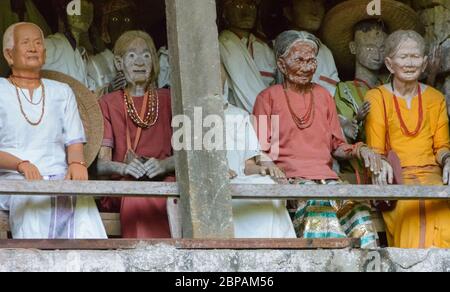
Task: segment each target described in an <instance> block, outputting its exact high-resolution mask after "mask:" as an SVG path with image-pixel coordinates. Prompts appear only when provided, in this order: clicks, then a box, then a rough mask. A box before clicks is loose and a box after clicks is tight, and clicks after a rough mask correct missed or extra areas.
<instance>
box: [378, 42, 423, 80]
mask: <svg viewBox="0 0 450 292" xmlns="http://www.w3.org/2000/svg"><path fill="white" fill-rule="evenodd" d="M386 66H387V68H388V69H389V71H390V72H391V73H392V74H393V75H394V76H395V78H396V79H398V80H401V81H403V82H411V81H417V80H419V78H420V75H421V74H422V73H423V72H424V70H425V68H426V66H427V57H426V56H425V55H424V52H423V51H422V50H421V48H420V45H419V44H418V43H417V42H415V41H414V40H412V39H408V40H406V41H405V42H403V43H402V44H400V46H399V48H398V49H397V52H396V53H395V55H393V56H390V57H386Z"/></svg>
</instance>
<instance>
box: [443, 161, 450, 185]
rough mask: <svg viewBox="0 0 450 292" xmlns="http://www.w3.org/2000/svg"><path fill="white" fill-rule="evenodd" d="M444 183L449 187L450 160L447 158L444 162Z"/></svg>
mask: <svg viewBox="0 0 450 292" xmlns="http://www.w3.org/2000/svg"><path fill="white" fill-rule="evenodd" d="M442 182H443V183H444V185H448V184H449V183H450V159H449V158H447V159H446V160H445V162H444V168H443V172H442Z"/></svg>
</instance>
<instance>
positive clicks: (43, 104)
mask: <svg viewBox="0 0 450 292" xmlns="http://www.w3.org/2000/svg"><path fill="white" fill-rule="evenodd" d="M9 81H10V82H11V84H12V85H14V87H15V89H16V96H17V100H18V102H19V107H20V112H21V113H22V116H23V117H24V118H25V120H26V121H27V122H28V124H30V125H32V126H38V125H39V124H40V123H41V122H42V119H43V118H44V114H45V87H44V83H43V82H42V81H41V80H39V84H40V86H41V87H42V97H41V100H40V101H39V102H38V103H33V102H32V101H31V102H30V101H29V100H28V98H26V96H25V99H26V100H27V101H28V102H29V103H30V104H31V105H39V103H41V102H42V109H41V116H40V117H39V119H38V120H37V121H36V122H33V121H31V120H30V118H28V116H27V114H26V113H25V110H24V108H23V105H22V100H21V99H20V93H19V87H18V86H17V84H16V83H15V82H14V81H13V80H12V78H9ZM21 90H22V89H21Z"/></svg>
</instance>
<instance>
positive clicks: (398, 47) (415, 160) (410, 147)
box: [366, 30, 450, 248]
mask: <svg viewBox="0 0 450 292" xmlns="http://www.w3.org/2000/svg"><path fill="white" fill-rule="evenodd" d="M426 63H427V56H426V44H425V40H424V39H423V37H422V36H420V35H419V34H418V33H417V32H415V31H402V30H400V31H396V32H394V33H393V34H391V35H390V36H389V37H388V39H387V40H386V66H387V68H388V69H389V72H390V73H392V75H393V80H392V82H391V83H389V84H385V85H383V86H380V87H378V88H377V89H374V90H371V91H369V92H368V93H367V96H366V98H367V100H368V101H370V103H371V111H370V113H369V115H368V117H367V122H366V134H367V143H368V144H369V146H371V147H372V148H373V149H374V150H375V151H376V152H377V153H380V154H382V155H387V154H388V152H389V150H391V149H392V150H393V151H395V153H396V154H397V155H398V157H399V160H400V165H399V166H397V167H396V166H395V165H392V166H394V169H396V173H393V171H392V169H389V168H385V170H386V171H388V172H386V171H383V172H381V173H380V174H378V175H375V176H374V181H375V182H376V183H378V184H387V183H392V182H393V174H395V175H396V177H400V180H403V183H404V184H407V185H442V184H446V185H447V184H448V183H449V176H450V159H449V158H450V140H449V125H448V115H447V107H446V103H445V97H444V96H443V95H442V93H440V92H439V91H437V90H436V89H434V88H432V87H430V86H427V85H425V84H423V83H420V82H419V78H420V76H421V74H422V73H423V72H424V71H425V68H426V65H427V64H426ZM383 163H384V164H387V163H386V162H383ZM397 182H398V179H397ZM383 217H384V220H385V222H386V227H387V235H388V241H389V245H390V246H392V247H398V248H431V247H440V248H449V247H450V230H449V229H448V226H449V224H450V205H449V203H448V201H438V200H429V201H398V202H397V205H396V206H394V208H393V210H390V211H386V212H384V213H383Z"/></svg>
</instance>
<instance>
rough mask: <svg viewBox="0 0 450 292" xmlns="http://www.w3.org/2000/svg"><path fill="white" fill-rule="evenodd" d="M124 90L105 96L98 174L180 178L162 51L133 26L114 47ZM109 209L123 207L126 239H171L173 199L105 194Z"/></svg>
mask: <svg viewBox="0 0 450 292" xmlns="http://www.w3.org/2000/svg"><path fill="white" fill-rule="evenodd" d="M114 54H115V58H116V66H117V69H118V70H120V71H123V73H124V75H125V78H126V80H127V82H128V83H127V87H126V88H125V89H124V90H120V91H116V92H113V93H111V94H108V95H105V96H103V97H102V99H101V101H100V106H101V108H102V112H103V116H104V124H105V134H104V139H103V144H102V148H101V150H100V154H99V158H98V164H97V168H98V174H99V175H102V176H108V177H109V178H113V179H122V180H156V181H174V179H175V177H174V171H175V165H174V160H173V157H172V146H171V138H172V128H171V121H172V109H171V102H170V92H169V90H167V89H156V80H157V76H158V72H159V64H158V56H157V52H156V49H155V45H154V43H153V40H152V38H151V37H150V36H149V35H148V34H147V33H145V32H141V31H129V32H126V33H125V34H123V35H122V36H121V37H120V38H119V39H118V40H117V42H116V45H115V47H114ZM102 207H103V209H105V210H107V211H119V210H120V219H121V225H122V236H123V237H124V238H170V237H171V235H173V234H171V230H170V227H169V219H168V214H167V200H166V199H154V198H150V199H147V198H122V199H120V198H119V199H113V198H105V199H103V201H102Z"/></svg>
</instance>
